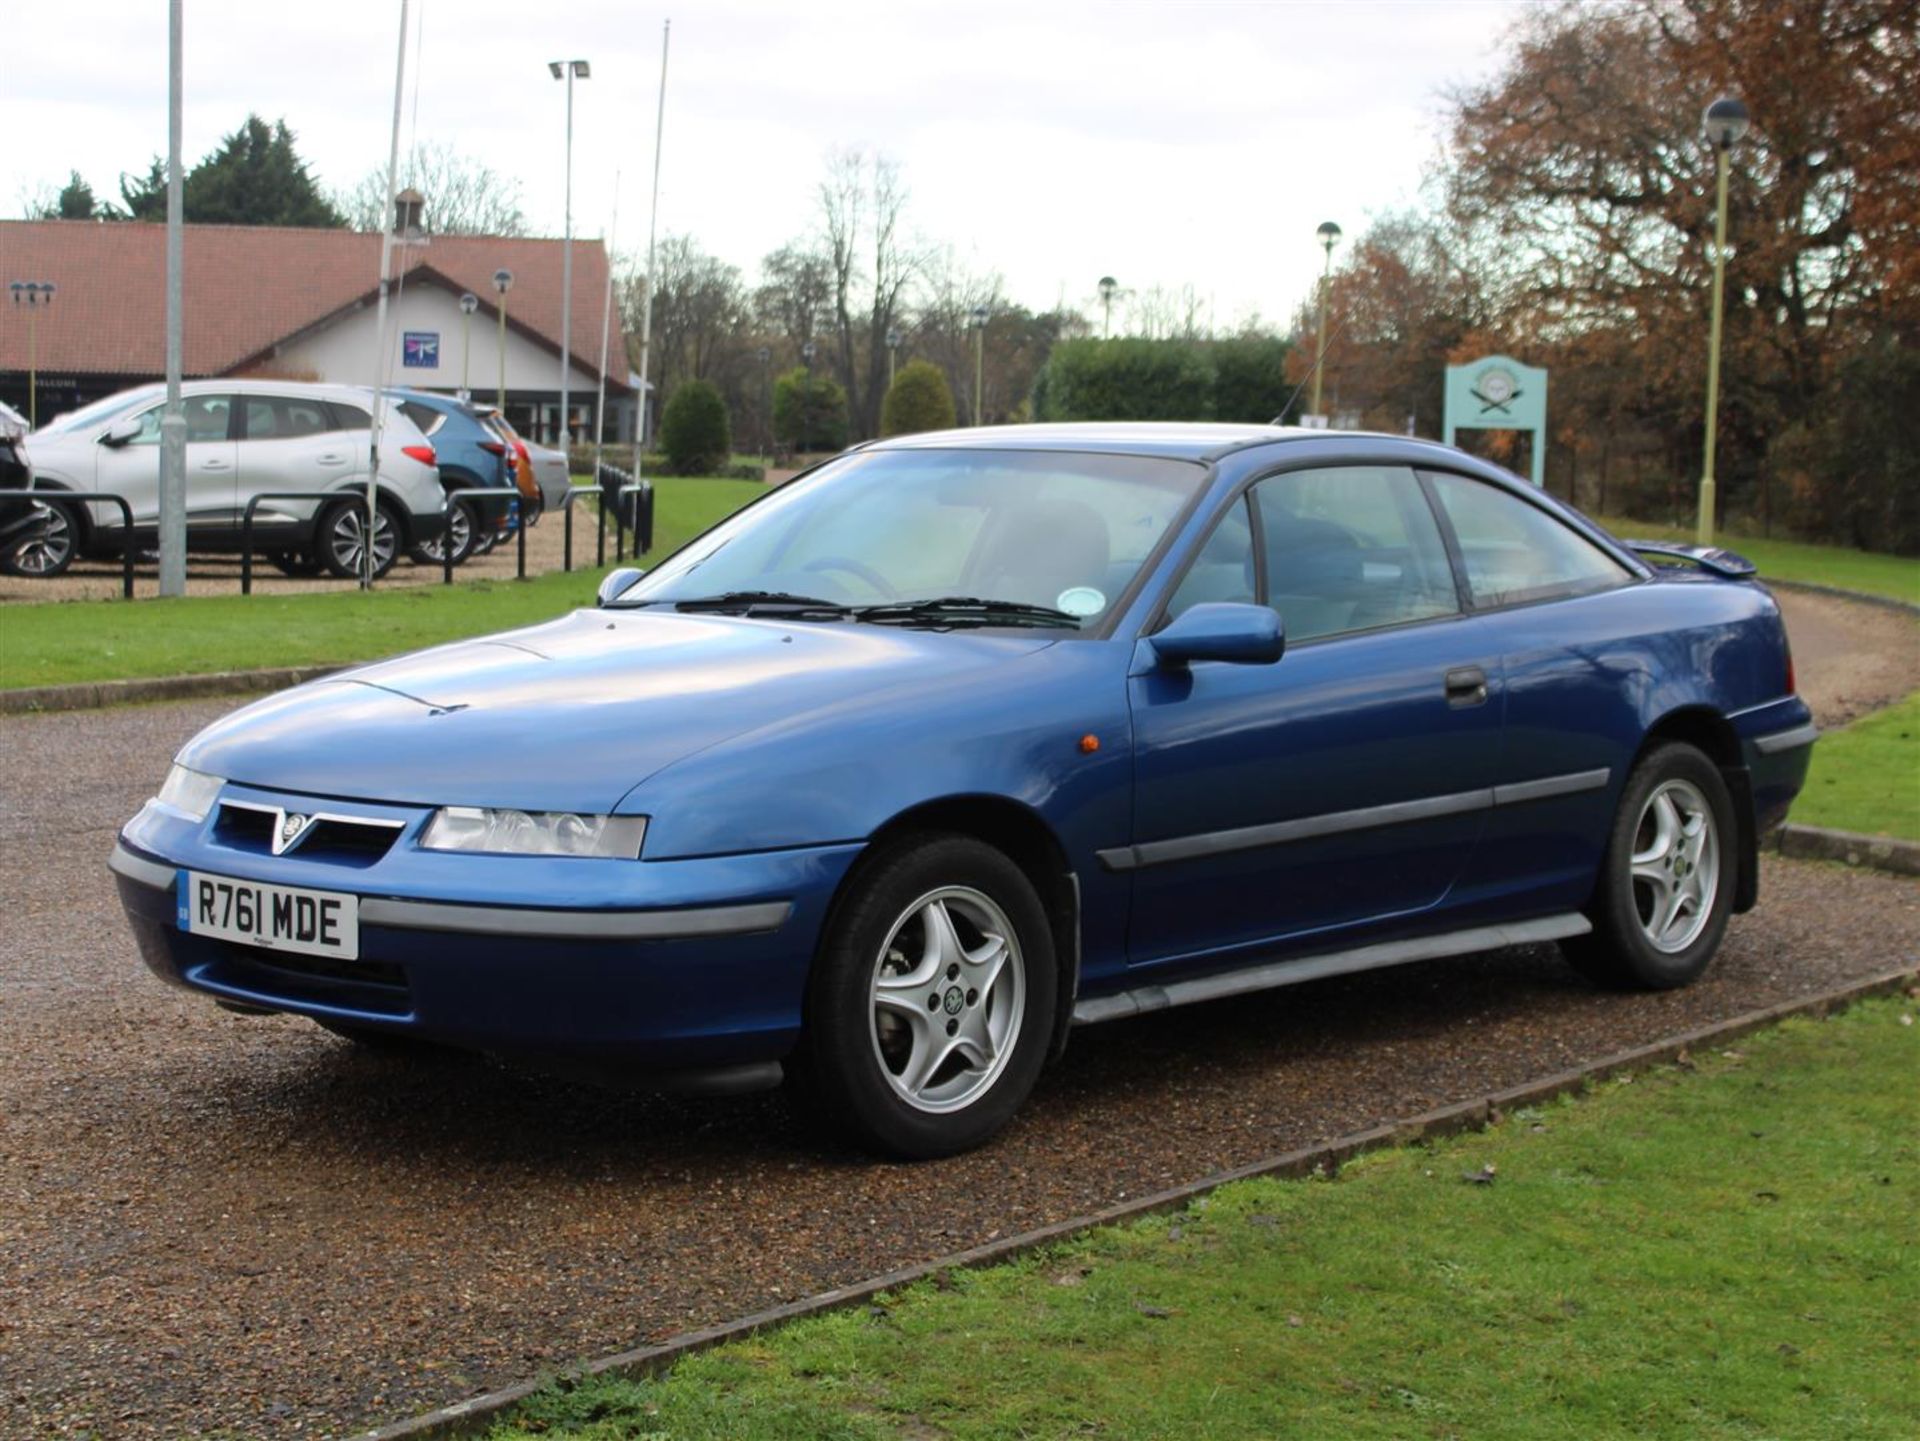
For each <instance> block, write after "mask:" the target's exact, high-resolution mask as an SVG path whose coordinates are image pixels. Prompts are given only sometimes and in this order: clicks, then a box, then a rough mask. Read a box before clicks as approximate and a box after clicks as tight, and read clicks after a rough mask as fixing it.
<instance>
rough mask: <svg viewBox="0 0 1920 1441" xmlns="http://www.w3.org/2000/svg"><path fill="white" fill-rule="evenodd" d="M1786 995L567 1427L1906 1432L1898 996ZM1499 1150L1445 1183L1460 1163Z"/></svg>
mask: <svg viewBox="0 0 1920 1441" xmlns="http://www.w3.org/2000/svg"><path fill="white" fill-rule="evenodd" d="M1911 1009H1912V1003H1911V1002H1910V1001H1906V1000H1889V1001H1877V1002H1871V1003H1866V1004H1863V1005H1861V1006H1859V1007H1856V1008H1855V1009H1853V1010H1851V1011H1849V1012H1847V1013H1846V1014H1844V1015H1842V1016H1839V1017H1836V1018H1833V1019H1830V1020H1826V1021H1790V1022H1788V1023H1786V1024H1784V1025H1782V1026H1780V1027H1779V1028H1777V1029H1775V1030H1773V1031H1770V1032H1767V1033H1763V1034H1761V1035H1758V1036H1754V1037H1749V1038H1746V1039H1744V1040H1742V1041H1740V1042H1739V1043H1738V1045H1737V1047H1736V1048H1734V1049H1731V1050H1729V1051H1725V1052H1721V1053H1717V1054H1713V1055H1706V1056H1702V1057H1699V1058H1698V1059H1697V1070H1682V1069H1674V1068H1667V1069H1664V1070H1661V1071H1657V1072H1654V1073H1651V1074H1645V1075H1641V1076H1639V1077H1638V1078H1636V1079H1633V1080H1632V1081H1631V1082H1626V1081H1622V1082H1616V1083H1612V1084H1609V1085H1606V1086H1603V1087H1601V1088H1600V1089H1599V1090H1598V1091H1597V1092H1595V1093H1593V1094H1591V1095H1589V1096H1587V1097H1585V1098H1583V1099H1580V1100H1577V1101H1562V1102H1558V1103H1555V1104H1553V1105H1550V1106H1546V1107H1543V1108H1541V1109H1540V1110H1539V1111H1522V1112H1520V1113H1519V1114H1517V1115H1514V1116H1512V1117H1509V1118H1508V1119H1507V1120H1506V1122H1505V1123H1504V1124H1502V1125H1501V1126H1499V1127H1497V1128H1496V1129H1495V1130H1493V1131H1491V1132H1488V1133H1485V1134H1481V1135H1476V1136H1468V1137H1462V1138H1458V1139H1455V1140H1450V1141H1447V1142H1444V1143H1441V1144H1438V1145H1436V1146H1434V1147H1431V1148H1425V1147H1416V1148H1408V1149H1403V1150H1396V1151H1391V1152H1386V1153H1381V1154H1377V1155H1374V1156H1371V1157H1367V1158H1364V1159H1362V1160H1361V1161H1358V1162H1356V1163H1355V1164H1353V1165H1352V1166H1351V1167H1349V1168H1348V1169H1347V1170H1346V1171H1345V1172H1344V1173H1343V1175H1342V1177H1341V1179H1340V1180H1338V1181H1335V1182H1325V1181H1279V1182H1274V1181H1258V1182H1248V1183H1244V1184H1239V1185H1235V1186H1231V1187H1228V1188H1226V1189H1224V1190H1222V1191H1220V1192H1217V1193H1216V1194H1215V1195H1214V1196H1213V1197H1211V1198H1210V1199H1209V1200H1208V1201H1206V1202H1203V1203H1200V1204H1197V1205H1196V1206H1195V1207H1194V1208H1192V1209H1190V1210H1189V1211H1187V1212H1186V1213H1184V1214H1181V1215H1178V1216H1173V1217H1160V1218H1154V1219H1149V1220H1144V1221H1141V1222H1138V1223H1136V1224H1133V1225H1128V1226H1122V1227H1116V1228H1109V1229H1106V1230H1102V1231H1100V1232H1097V1233H1095V1234H1093V1235H1091V1236H1088V1237H1086V1238H1084V1239H1082V1240H1080V1241H1078V1242H1075V1243H1072V1244H1069V1245H1066V1246H1063V1247H1060V1248H1057V1249H1054V1250H1051V1251H1049V1252H1047V1253H1045V1254H1041V1255H1036V1256H1033V1257H1028V1258H1025V1259H1023V1260H1021V1261H1018V1262H1014V1263H1010V1264H1008V1265H1005V1266H1001V1267H997V1268H994V1269H991V1270H986V1271H979V1272H962V1273H959V1274H957V1275H954V1276H952V1277H950V1278H948V1279H947V1280H946V1281H945V1283H944V1284H943V1285H936V1284H934V1283H927V1284H924V1285H921V1286H917V1287H915V1288H913V1289H911V1290H909V1291H907V1292H905V1293H904V1294H901V1295H898V1296H894V1297H890V1298H887V1300H886V1303H885V1304H884V1305H883V1306H881V1307H878V1308H866V1307H861V1308H858V1309H855V1310H852V1311H847V1312H840V1313H835V1314H831V1315H827V1316H822V1317H817V1318H814V1319H811V1320H808V1321H804V1322H799V1323H796V1324H794V1325H791V1326H788V1327H785V1328H783V1329H780V1330H778V1331H775V1332H772V1333H769V1334H767V1335H764V1336H760V1337H755V1338H753V1339H751V1340H748V1341H743V1342H740V1343H737V1344H734V1345H730V1346H727V1347H725V1348H723V1349H720V1350H717V1351H713V1352H709V1353H706V1354H704V1355H700V1356H696V1357H692V1358H690V1359H688V1360H686V1361H684V1362H682V1363H681V1364H680V1366H679V1367H677V1368H676V1369H675V1371H674V1372H673V1373H672V1374H671V1375H669V1376H668V1377H666V1378H664V1379H662V1380H659V1381H651V1382H626V1381H601V1382H593V1383H585V1384H580V1385H578V1386H568V1385H565V1384H561V1385H556V1386H554V1387H550V1388H549V1389H548V1390H546V1391H545V1392H542V1393H540V1395H539V1396H537V1397H536V1398H535V1400H534V1401H533V1402H531V1403H529V1404H528V1405H527V1406H526V1407H525V1408H524V1409H523V1411H522V1412H520V1413H518V1415H517V1418H516V1419H515V1420H514V1421H513V1422H512V1423H509V1424H505V1425H502V1426H499V1427H497V1428H496V1429H495V1430H494V1431H492V1432H491V1433H490V1437H491V1441H526V1438H532V1437H556V1436H559V1437H571V1438H575V1441H615V1438H629V1441H638V1438H660V1441H665V1438H673V1441H690V1438H723V1437H724V1438H742V1441H755V1438H764V1441H771V1438H795V1437H847V1438H870V1437H871V1438H877V1437H933V1436H939V1437H953V1438H963V1441H964V1438H989V1437H996V1438H997V1437H1011V1436H1033V1437H1062V1436H1082V1435H1097V1436H1101V1437H1107V1438H1135V1437H1137V1438H1149V1437H1151V1438H1171V1437H1208V1438H1218V1441H1230V1438H1237V1437H1246V1438H1255V1437H1260V1438H1265V1437H1314V1438H1318V1437H1329V1436H1338V1437H1343V1438H1400V1437H1469V1436H1470V1437H1475V1438H1515V1441H1519V1438H1536V1437H1542V1436H1553V1437H1569V1438H1572V1437H1599V1436H1635V1437H1673V1438H1687V1441H1695V1438H1715V1437H1726V1438H1734V1437H1740V1438H1757V1437H1829V1436H1845V1437H1849V1438H1853V1441H1860V1438H1873V1437H1888V1438H1894V1437H1898V1438H1903V1441H1904V1438H1907V1437H1911V1436H1914V1435H1920V1391H1916V1389H1915V1388H1914V1385H1913V1378H1914V1375H1915V1363H1916V1360H1920V1341H1917V1340H1916V1337H1917V1336H1920V1333H1916V1331H1915V1328H1914V1324H1913V1322H1914V1317H1915V1316H1916V1315H1920V1245H1917V1244H1916V1242H1920V1223H1917V1222H1916V1219H1915V1212H1914V1208H1913V1206H1914V1196H1915V1194H1916V1193H1917V1191H1920V1129H1916V1127H1915V1124H1914V1114H1915V1113H1914V1099H1913V1097H1914V1092H1913V1078H1914V1075H1915V1074H1916V1067H1920V1027H1913V1026H1907V1025H1902V1024H1900V1016H1901V1014H1902V1012H1903V1011H1911ZM1489 1170H1490V1171H1491V1174H1492V1175H1493V1179H1492V1180H1490V1181H1488V1182H1486V1183H1485V1184H1468V1183H1467V1181H1466V1180H1465V1179H1464V1178H1465V1177H1466V1176H1468V1175H1485V1174H1488V1171H1489Z"/></svg>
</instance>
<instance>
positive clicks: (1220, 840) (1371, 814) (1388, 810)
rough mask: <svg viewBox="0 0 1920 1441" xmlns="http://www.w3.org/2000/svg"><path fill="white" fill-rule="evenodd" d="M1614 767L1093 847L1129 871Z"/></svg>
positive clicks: (1457, 808) (1543, 795)
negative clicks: (1266, 822)
mask: <svg viewBox="0 0 1920 1441" xmlns="http://www.w3.org/2000/svg"><path fill="white" fill-rule="evenodd" d="M1612 774H1613V772H1612V771H1610V770H1608V769H1606V768H1605V767H1602V768H1601V769H1599V770H1592V771H1574V772H1572V773H1571V774H1568V775H1563V776H1542V777H1541V778H1540V779H1539V780H1531V781H1515V782H1514V783H1512V784H1511V785H1503V786H1494V787H1493V788H1491V789H1489V790H1477V791H1455V792H1454V793H1453V794H1451V795H1444V796H1426V797H1423V798H1422V799H1420V800H1417V801H1395V802H1394V803H1393V804H1391V805H1384V806H1366V807H1363V808H1362V809H1360V810H1352V811H1327V812H1325V813H1324V814H1322V815H1317V816H1302V817H1300V818H1299V819H1298V820H1291V821H1276V822H1274V823H1273V824H1272V825H1265V826H1242V827H1240V828H1238V829H1236V830H1230V831H1202V832H1200V833H1199V834H1198V835H1191V836H1175V837H1173V838H1172V839H1170V840H1164V841H1144V842H1142V843H1141V844H1139V845H1137V846H1115V847H1113V848H1112V849H1110V850H1104V851H1096V852H1094V854H1095V856H1096V857H1097V858H1098V859H1099V861H1100V864H1101V865H1103V866H1105V867H1106V868H1107V869H1108V870H1110V871H1132V870H1139V869H1142V868H1143V867H1146V866H1164V865H1169V864H1171V863H1172V862H1174V861H1189V860H1194V859H1196V858H1198V857H1200V856H1218V855H1225V854H1228V853H1229V852H1232V851H1250V850H1256V849H1258V848H1260V847H1262V846H1280V845H1285V844H1287V843H1288V842H1289V841H1306V840H1314V839H1317V838H1318V837H1320V836H1337V835H1340V834H1342V833H1344V832H1346V831H1366V830H1373V829H1375V828H1376V827H1379V826H1398V825H1406V824H1408V823H1409V822H1412V821H1427V820H1435V819H1437V818H1439V817H1441V816H1453V815H1463V814H1465V813H1466V812H1468V811H1484V810H1489V809H1491V808H1492V807H1494V806H1513V805H1520V804H1523V803H1524V802H1527V801H1543V800H1547V799H1549V798H1550V797H1553V796H1563V795H1574V794H1577V793H1578V792H1580V791H1593V790H1599V789H1600V788H1601V787H1602V786H1604V785H1606V783H1607V778H1608V777H1609V776H1611V775H1612Z"/></svg>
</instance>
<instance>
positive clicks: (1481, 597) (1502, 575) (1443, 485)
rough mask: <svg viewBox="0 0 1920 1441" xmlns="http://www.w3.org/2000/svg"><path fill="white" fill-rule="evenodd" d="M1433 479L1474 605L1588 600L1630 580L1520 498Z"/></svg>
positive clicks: (1463, 481) (1479, 485)
mask: <svg viewBox="0 0 1920 1441" xmlns="http://www.w3.org/2000/svg"><path fill="white" fill-rule="evenodd" d="M1431 479H1432V481H1433V488H1434V491H1435V492H1436V493H1437V494H1438V495H1439V497H1440V505H1441V508H1442V509H1444V510H1445V511H1446V514H1447V520H1448V522H1449V523H1450V524H1451V525H1452V526H1453V531H1454V535H1455V537H1456V538H1457V539H1458V540H1459V543H1460V555H1461V559H1462V560H1463V561H1464V562H1465V563H1466V571H1467V587H1468V589H1469V590H1470V591H1471V592H1472V595H1473V603H1474V604H1475V605H1476V606H1480V607H1488V606H1501V605H1521V604H1525V603H1526V602H1529V601H1539V600H1558V599H1563V598H1565V597H1567V596H1575V595H1590V594H1592V593H1593V592H1594V591H1600V590H1611V589H1612V588H1613V587H1615V586H1617V585H1624V584H1626V583H1627V581H1629V580H1631V579H1632V574H1631V572H1629V571H1628V570H1627V568H1626V567H1625V566H1623V565H1621V564H1620V563H1619V562H1618V561H1616V560H1615V559H1614V558H1613V557H1612V556H1610V555H1608V554H1607V553H1606V552H1605V551H1603V550H1601V549H1600V547H1599V546H1597V545H1594V544H1593V543H1592V542H1591V541H1589V540H1587V539H1585V538H1584V537H1582V536H1580V535H1577V534H1575V533H1574V532H1573V531H1572V530H1570V529H1568V528H1567V527H1566V526H1565V525H1563V524H1561V522H1560V521H1558V520H1556V519H1555V518H1554V517H1553V516H1551V515H1548V514H1547V513H1546V512H1545V511H1543V510H1541V509H1540V508H1539V507H1537V506H1533V505H1529V504H1528V503H1527V502H1526V501H1524V500H1522V499H1520V498H1519V497H1518V496H1514V495H1509V494H1507V492H1505V491H1504V490H1501V489H1500V488H1499V487H1497V486H1492V485H1488V484H1487V483H1486V482H1485V481H1479V480H1468V479H1467V478H1465V477H1464V476H1458V475H1445V474H1436V475H1433V476H1432V477H1431Z"/></svg>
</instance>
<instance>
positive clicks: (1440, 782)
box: [1124, 466, 1504, 973]
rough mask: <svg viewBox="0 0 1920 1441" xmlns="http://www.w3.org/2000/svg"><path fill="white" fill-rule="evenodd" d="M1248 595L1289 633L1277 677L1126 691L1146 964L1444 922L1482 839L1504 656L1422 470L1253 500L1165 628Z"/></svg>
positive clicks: (1279, 487)
mask: <svg viewBox="0 0 1920 1441" xmlns="http://www.w3.org/2000/svg"><path fill="white" fill-rule="evenodd" d="M1256 597H1258V598H1259V599H1260V600H1262V601H1264V602H1265V603H1267V604H1270V605H1272V606H1273V607H1274V608H1275V609H1276V610H1278V611H1279V612H1280V615H1281V619H1282V622H1283V624H1284V627H1285V630H1286V637H1287V649H1286V654H1285V655H1284V656H1283V657H1282V658H1281V659H1280V660H1279V661H1278V662H1277V663H1275V664H1272V665H1235V664H1228V663H1225V662H1219V661H1201V662H1195V663H1194V664H1193V665H1191V666H1190V667H1187V668H1185V669H1181V670H1172V669H1166V668H1154V669H1150V670H1147V671H1146V672H1145V673H1144V674H1140V675H1136V676H1135V677H1134V678H1133V679H1132V680H1131V682H1130V683H1129V684H1130V687H1131V691H1130V700H1131V704H1132V709H1133V720H1134V737H1135V766H1136V770H1135V790H1134V807H1135V825H1134V835H1135V843H1134V845H1133V846H1132V847H1130V848H1129V849H1128V851H1127V852H1126V853H1124V854H1125V862H1126V863H1127V864H1128V868H1129V869H1131V870H1132V871H1133V874H1134V908H1133V924H1132V929H1131V933H1130V938H1129V952H1130V964H1131V965H1132V966H1133V967H1135V968H1146V969H1155V968H1157V969H1158V970H1160V971H1161V972H1162V973H1172V972H1178V971H1181V970H1217V969H1221V968H1222V967H1223V966H1231V965H1232V964H1234V963H1235V961H1236V959H1239V958H1240V957H1244V958H1245V959H1246V960H1248V961H1251V960H1254V959H1265V958H1266V955H1265V954H1264V953H1270V952H1271V951H1272V950H1273V949H1275V948H1280V949H1285V948H1286V947H1287V946H1289V945H1292V944H1295V943H1298V944H1300V945H1302V946H1311V947H1313V948H1315V949H1325V948H1332V947H1337V946H1339V945H1343V944H1349V943H1353V942H1350V941H1349V940H1348V939H1347V937H1348V936H1354V935H1357V934H1358V933H1359V932H1361V931H1365V930H1368V929H1375V928H1378V927H1380V926H1382V925H1384V924H1385V923H1389V922H1391V921H1392V920H1393V919H1394V918H1396V917H1401V916H1407V915H1410V914H1414V913H1417V912H1421V911H1425V910H1430V909H1432V908H1433V907H1435V906H1437V905H1439V904H1440V903H1441V902H1442V901H1443V900H1444V899H1445V897H1446V896H1447V894H1448V891H1449V890H1450V889H1451V887H1452V886H1453V884H1454V882H1455V880H1456V879H1458V877H1459V876H1460V875H1461V874H1462V873H1463V871H1464V869H1465V867H1466V865H1467V863H1468V861H1469V860H1470V859H1471V857H1472V855H1473V851H1474V847H1475V845H1476V844H1477V843H1478V840H1479V837H1480V834H1481V831H1482V828H1483V826H1484V824H1485V820H1486V807H1487V806H1488V805H1490V804H1491V787H1492V785H1493V784H1494V778H1495V776H1496V774H1497V767H1498V764H1499V759H1500V744H1501V711H1502V705H1503V700H1504V697H1503V695H1502V689H1501V676H1500V664H1499V654H1498V651H1497V648H1495V647H1494V646H1492V645H1491V644H1490V642H1489V639H1488V637H1487V636H1486V635H1485V634H1484V633H1483V629H1482V627H1481V625H1480V623H1478V622H1477V621H1475V620H1474V619H1473V618H1472V617H1470V616H1464V615H1462V613H1461V605H1460V601H1459V597H1458V594H1457V591H1456V587H1455V582H1454V578H1453V573H1452V567H1451V566H1450V564H1449V562H1448V558H1447V552H1446V547H1445V543H1444V541H1443V539H1442V537H1441V532H1440V528H1439V525H1438V522H1437V521H1436V520H1435V518H1434V515H1433V513H1432V509H1431V507H1430V505H1429V504H1428V502H1427V500H1426V498H1425V495H1424V492H1423V491H1422V488H1421V487H1420V485H1419V483H1418V481H1417V480H1416V479H1415V477H1414V475H1413V473H1412V471H1411V470H1407V469H1404V468H1400V467H1387V466H1349V467H1340V468H1328V469H1322V470H1313V471H1296V472H1291V473H1287V474H1282V475H1277V476H1273V477H1270V478H1269V479H1267V480H1263V481H1261V482H1259V483H1258V484H1257V485H1255V486H1254V487H1253V489H1252V491H1251V492H1250V495H1249V497H1248V498H1247V499H1243V500H1242V501H1240V502H1237V503H1236V506H1235V508H1234V509H1233V510H1231V511H1229V512H1228V513H1227V514H1226V515H1225V516H1224V517H1223V518H1222V520H1221V522H1220V524H1219V526H1218V527H1217V528H1216V530H1215V533H1214V536H1213V538H1212V539H1211V540H1210V541H1209V542H1208V544H1207V545H1206V546H1205V547H1203V549H1202V551H1201V552H1200V555H1199V556H1198V558H1197V559H1196V561H1195V563H1194V565H1193V566H1192V568H1191V569H1190V570H1189V571H1188V573H1187V575H1186V577H1185V579H1183V581H1182V582H1181V585H1180V586H1179V588H1178V589H1177V590H1176V591H1175V593H1174V596H1173V598H1172V600H1171V602H1170V603H1169V611H1170V613H1172V614H1177V613H1178V612H1179V611H1180V610H1183V609H1185V608H1186V607H1187V606H1189V605H1193V604H1197V603H1200V602H1202V601H1220V600H1230V601H1247V600H1253V599H1255V598H1256ZM1237 953H1238V954H1237Z"/></svg>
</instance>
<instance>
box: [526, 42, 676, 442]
mask: <svg viewBox="0 0 1920 1441" xmlns="http://www.w3.org/2000/svg"><path fill="white" fill-rule="evenodd" d="M547 73H548V74H549V75H551V76H553V78H554V79H555V80H564V81H566V82H567V192H566V194H567V198H566V234H565V238H564V239H563V240H562V241H561V251H560V448H561V449H562V450H565V449H567V447H568V446H569V445H570V444H571V443H572V440H573V433H572V425H573V417H572V416H571V414H570V413H569V412H568V408H567V399H568V397H567V384H568V380H569V378H570V376H569V373H570V372H571V371H572V369H573V82H574V80H575V79H576V78H578V79H581V80H590V79H592V78H593V69H592V67H591V66H589V65H588V64H587V62H586V61H584V60H549V61H548V62H547ZM649 279H651V277H649Z"/></svg>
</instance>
